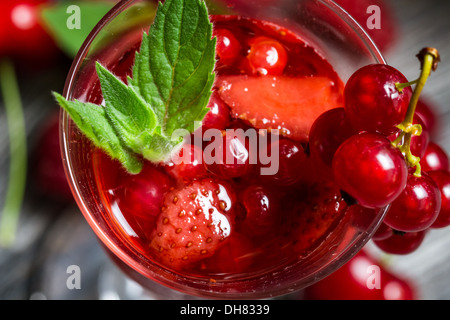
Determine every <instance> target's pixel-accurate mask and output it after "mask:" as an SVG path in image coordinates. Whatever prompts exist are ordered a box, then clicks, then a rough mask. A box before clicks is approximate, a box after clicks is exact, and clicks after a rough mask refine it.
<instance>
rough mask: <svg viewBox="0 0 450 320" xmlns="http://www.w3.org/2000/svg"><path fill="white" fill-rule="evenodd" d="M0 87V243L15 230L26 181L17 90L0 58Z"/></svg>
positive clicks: (7, 64)
mask: <svg viewBox="0 0 450 320" xmlns="http://www.w3.org/2000/svg"><path fill="white" fill-rule="evenodd" d="M0 90H1V93H2V96H3V101H4V105H5V114H6V118H7V124H8V128H9V131H8V134H9V150H10V159H9V160H10V161H9V162H10V165H9V181H8V186H7V191H6V197H5V202H4V207H3V211H2V215H1V222H0V245H1V246H5V247H7V246H10V245H12V243H13V242H14V240H15V234H16V229H17V224H18V219H19V214H20V210H21V206H22V200H23V196H24V192H25V185H26V172H27V145H26V130H25V120H24V114H23V108H22V101H21V99H20V91H19V86H18V83H17V78H16V73H15V70H14V66H13V64H12V62H11V61H10V60H8V59H4V60H2V61H0Z"/></svg>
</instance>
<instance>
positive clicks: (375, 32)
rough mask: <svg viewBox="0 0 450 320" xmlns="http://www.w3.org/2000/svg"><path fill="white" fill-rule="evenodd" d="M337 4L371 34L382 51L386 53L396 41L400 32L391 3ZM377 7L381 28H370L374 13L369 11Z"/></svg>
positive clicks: (350, 1) (364, 0)
mask: <svg viewBox="0 0 450 320" xmlns="http://www.w3.org/2000/svg"><path fill="white" fill-rule="evenodd" d="M335 2H336V3H337V4H339V5H340V6H342V8H344V9H345V10H346V11H347V12H348V13H349V14H350V15H351V16H352V17H353V18H354V19H355V20H356V21H357V22H358V23H359V24H360V25H361V27H362V28H364V29H365V31H366V32H367V33H368V34H369V36H370V37H371V38H372V40H373V41H374V42H375V44H376V45H377V46H378V48H379V49H380V50H381V51H386V50H388V49H390V47H391V46H392V45H393V44H394V42H395V41H396V38H397V35H398V31H397V23H396V22H397V21H396V19H395V18H396V17H395V16H394V15H393V14H392V13H393V12H395V11H394V10H393V8H392V7H390V6H389V5H390V4H391V3H390V2H389V1H385V0H358V1H354V0H336V1H335ZM373 5H375V6H377V7H378V8H379V9H380V11H379V12H380V14H381V19H378V21H379V22H380V23H381V25H380V28H368V27H367V26H368V21H369V20H368V19H369V18H370V17H371V15H372V14H374V12H371V11H369V12H368V9H369V8H370V7H371V6H373Z"/></svg>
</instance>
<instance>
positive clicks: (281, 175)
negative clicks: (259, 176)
mask: <svg viewBox="0 0 450 320" xmlns="http://www.w3.org/2000/svg"><path fill="white" fill-rule="evenodd" d="M274 152H276V153H278V171H277V172H276V173H275V174H273V175H267V176H263V180H265V181H267V182H270V183H275V184H276V185H278V186H290V185H293V184H295V183H296V182H298V181H299V180H300V179H302V177H304V176H305V168H306V167H307V165H306V163H307V161H308V157H307V156H306V154H305V151H304V148H303V146H302V145H301V144H300V143H298V142H294V141H292V140H289V139H280V140H276V141H275V142H273V143H272V144H271V145H270V146H269V152H268V154H270V156H271V159H272V160H273V159H275V158H276V157H275V156H274V154H273V153H274ZM273 161H276V160H273Z"/></svg>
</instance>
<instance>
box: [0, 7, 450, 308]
mask: <svg viewBox="0 0 450 320" xmlns="http://www.w3.org/2000/svg"><path fill="white" fill-rule="evenodd" d="M236 1H237V0H235V1H234V2H236ZM242 1H244V0H242ZM273 1H276V0H273ZM117 2H118V1H114V0H90V1H89V0H78V1H62V0H61V1H56V0H55V1H50V0H10V1H4V0H3V1H1V4H0V82H1V83H2V91H1V93H0V208H3V207H5V206H6V207H8V208H10V209H11V210H10V211H11V212H12V211H14V209H16V211H17V212H18V217H17V219H18V222H17V232H16V234H15V238H14V239H13V241H12V242H10V243H8V242H7V241H8V238H5V239H2V241H3V245H2V246H1V247H0V299H3V300H9V299H20V300H22V299H130V298H131V299H181V298H186V297H184V296H183V295H181V294H177V293H174V292H171V291H170V290H166V289H164V288H161V287H159V286H157V285H155V290H152V291H150V290H144V289H142V288H140V287H139V286H138V285H137V284H135V283H134V282H133V281H131V280H129V279H127V278H124V277H123V276H122V275H121V273H120V271H118V270H117V269H116V267H115V266H114V265H112V263H111V262H109V259H108V257H107V256H106V255H105V253H104V251H103V248H102V247H101V245H100V244H99V242H98V241H97V239H96V237H95V235H94V234H93V233H92V232H91V230H90V229H89V226H88V224H87V223H86V221H85V220H84V218H83V216H82V215H81V213H80V211H79V210H78V208H77V206H76V204H75V202H74V200H73V198H72V196H71V194H70V191H69V189H68V186H67V182H66V181H65V176H64V172H63V169H62V162H61V158H60V150H59V140H58V114H59V108H58V106H57V105H56V103H55V102H54V100H53V98H52V95H51V92H52V91H56V92H62V91H63V88H64V82H65V79H66V76H67V74H68V72H69V69H70V66H71V62H72V59H73V57H74V54H75V53H76V50H77V49H78V48H79V46H81V43H82V41H83V39H84V38H85V37H86V36H87V34H88V33H89V31H90V30H91V29H92V27H93V26H94V25H95V23H96V22H97V21H99V19H100V18H101V16H102V15H103V14H104V13H105V12H106V11H107V10H108V9H109V8H111V7H112V6H113V5H114V4H115V3H117ZM337 2H338V3H340V4H341V5H342V6H343V7H344V8H345V9H347V10H348V11H349V12H350V13H351V14H352V15H353V16H354V18H355V19H356V20H358V21H359V22H362V25H363V26H366V21H367V18H368V16H369V15H368V14H367V12H366V9H367V7H368V6H370V5H372V4H375V5H378V6H379V7H380V9H381V29H380V30H369V29H368V30H367V31H368V32H369V34H371V35H372V37H373V39H374V40H375V42H376V43H377V44H378V46H379V48H380V50H381V51H382V52H383V54H384V56H385V58H386V60H387V62H388V63H389V64H390V65H392V66H394V67H396V68H398V69H399V70H400V71H401V72H403V73H404V74H405V75H406V77H407V78H408V79H411V80H412V79H416V78H417V77H418V75H419V72H420V70H419V63H418V60H417V58H416V57H415V55H416V54H417V53H418V52H419V51H420V50H421V49H422V48H423V47H435V48H437V49H438V50H439V52H440V54H441V60H442V61H441V63H440V64H439V67H438V69H437V71H436V72H434V73H433V74H432V75H431V77H430V79H429V81H428V83H427V86H426V87H425V90H424V93H423V98H424V99H425V101H427V105H428V106H429V107H430V110H431V111H432V115H433V117H432V119H434V120H435V121H436V126H435V128H436V129H435V130H434V131H433V135H432V139H433V140H434V141H436V142H438V143H439V144H440V145H441V146H442V147H443V148H444V149H445V150H446V151H447V152H450V20H449V19H448V15H449V14H450V2H449V1H447V0H426V1H425V0H396V1H387V0H386V1H380V0H364V1H362V0H361V1H346V0H339V1H337ZM73 4H76V5H78V7H79V8H81V9H82V11H81V13H82V17H83V20H81V21H82V22H81V25H80V26H79V27H81V28H80V29H78V28H76V25H72V26H73V28H74V29H76V30H73V32H74V33H71V36H70V39H71V41H69V42H67V41H66V42H65V41H64V39H66V38H67V34H64V32H63V34H61V32H58V30H59V31H61V30H64V29H66V30H67V29H68V28H69V25H68V24H67V25H66V22H68V20H67V17H69V16H71V15H73V14H76V12H75V11H71V10H70V8H69V7H70V5H73ZM41 5H44V6H49V7H48V8H51V10H50V9H48V10H47V11H45V12H46V13H45V17H46V20H45V21H46V22H45V23H44V22H43V21H41V20H40V19H38V18H37V17H40V16H41V15H42V13H41V11H42V8H43V7H42V6H41ZM75 22H76V21H72V23H75ZM61 24H64V25H62V27H61ZM55 39H56V41H55ZM15 80H16V81H15ZM15 92H17V94H15ZM17 105H19V106H20V105H21V106H22V111H23V114H22V113H21V112H20V108H19V112H17V108H14V107H11V106H17ZM23 133H25V135H23ZM21 159H25V161H26V162H25V163H23V162H21ZM11 186H12V187H13V188H17V189H16V190H15V192H13V193H8V192H10V191H9V190H11ZM22 190H23V197H22V196H21V195H22V193H21V191H22ZM0 214H1V213H0ZM1 218H2V220H0V223H2V224H3V226H0V229H1V228H2V227H5V226H6V227H9V226H11V225H12V226H13V225H14V220H15V219H14V218H13V219H11V222H8V221H7V220H5V217H3V216H2V217H1ZM6 227H5V228H6ZM449 247H450V232H449V230H448V229H442V230H433V231H432V232H430V233H429V234H427V237H426V238H425V241H424V242H423V243H422V245H421V246H420V248H419V249H418V250H417V251H415V252H414V253H412V254H409V255H405V256H387V255H385V254H383V253H382V252H380V251H379V250H378V249H377V248H376V247H375V246H374V245H373V244H372V243H368V244H367V246H366V248H365V249H364V251H365V252H366V253H368V254H369V255H370V256H371V259H372V260H371V261H372V262H373V263H374V264H377V265H380V266H381V267H382V268H383V270H385V271H386V272H388V273H389V275H390V276H392V277H395V278H398V279H401V280H402V281H404V282H405V286H408V288H410V289H411V290H412V291H413V292H414V298H416V299H424V300H430V299H443V300H444V299H445V300H446V299H449V298H450V250H448V248H449ZM73 265H75V266H78V267H79V268H80V270H81V287H80V288H74V289H69V288H68V286H67V283H66V281H67V279H68V277H69V276H70V272H69V271H68V267H70V266H73ZM342 277H347V278H344V280H345V281H344V282H342V283H347V284H349V283H350V282H351V281H354V279H352V277H351V275H350V274H344V275H342ZM335 283H338V282H335ZM336 286H338V284H336ZM341 289H342V288H339V287H336V288H333V290H336V292H337V293H336V295H337V297H339V294H338V292H339V290H341ZM305 297H306V295H305V292H299V293H296V294H294V295H291V296H286V297H282V299H303V298H305ZM341 297H344V295H342V296H341ZM360 297H362V296H360ZM355 298H357V297H355ZM369 298H370V296H369ZM377 298H379V297H377ZM384 298H386V297H384Z"/></svg>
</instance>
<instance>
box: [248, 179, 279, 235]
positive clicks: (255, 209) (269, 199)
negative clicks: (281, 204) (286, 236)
mask: <svg viewBox="0 0 450 320" xmlns="http://www.w3.org/2000/svg"><path fill="white" fill-rule="evenodd" d="M242 204H243V206H244V208H245V210H246V217H245V228H246V232H247V233H251V234H256V235H261V234H264V233H266V232H268V231H270V229H272V228H273V227H274V224H275V222H276V221H277V217H278V215H277V213H278V209H279V208H278V204H277V197H275V195H274V194H273V193H272V192H271V191H270V190H269V189H268V188H267V187H264V186H258V185H252V186H249V187H248V188H246V189H245V190H244V192H243V194H242Z"/></svg>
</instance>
